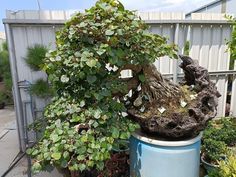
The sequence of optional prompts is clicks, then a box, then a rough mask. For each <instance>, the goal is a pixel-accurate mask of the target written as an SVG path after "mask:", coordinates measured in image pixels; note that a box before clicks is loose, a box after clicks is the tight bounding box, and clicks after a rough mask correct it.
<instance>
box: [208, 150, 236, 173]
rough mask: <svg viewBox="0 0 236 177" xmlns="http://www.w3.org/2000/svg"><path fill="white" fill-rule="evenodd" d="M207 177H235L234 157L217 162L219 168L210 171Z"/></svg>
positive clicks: (235, 163)
mask: <svg viewBox="0 0 236 177" xmlns="http://www.w3.org/2000/svg"><path fill="white" fill-rule="evenodd" d="M208 176H209V177H236V156H235V154H234V155H230V156H229V157H228V158H227V159H226V160H224V161H220V162H219V168H216V169H214V170H213V171H210V173H209V174H208Z"/></svg>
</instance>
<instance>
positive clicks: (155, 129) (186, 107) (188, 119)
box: [127, 56, 220, 139]
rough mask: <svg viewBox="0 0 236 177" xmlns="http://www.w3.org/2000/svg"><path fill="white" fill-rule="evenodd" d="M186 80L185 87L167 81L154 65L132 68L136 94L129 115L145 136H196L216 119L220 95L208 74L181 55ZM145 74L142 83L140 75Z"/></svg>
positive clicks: (131, 87) (130, 84) (133, 89)
mask: <svg viewBox="0 0 236 177" xmlns="http://www.w3.org/2000/svg"><path fill="white" fill-rule="evenodd" d="M180 58H181V59H182V61H183V62H182V64H181V65H180V67H181V68H182V69H183V70H184V74H185V77H184V79H183V81H182V82H181V85H176V84H174V83H172V82H171V81H169V80H167V79H164V78H163V77H162V75H161V74H160V73H159V72H158V71H157V69H156V67H155V66H154V65H153V64H150V65H145V66H142V67H141V66H129V67H127V68H129V69H131V70H132V71H133V78H131V79H130V80H129V81H127V84H128V88H129V89H131V90H132V92H133V94H132V96H131V98H130V99H129V103H130V104H128V105H127V108H128V114H129V115H130V117H131V118H132V119H133V120H135V121H136V122H138V123H139V124H140V126H141V128H142V130H143V131H144V132H145V133H149V134H153V135H161V136H163V137H167V138H169V139H172V138H174V139H176V138H186V137H192V136H196V135H197V134H198V133H199V132H200V131H201V130H203V129H204V128H205V126H206V123H207V121H209V120H210V119H212V118H213V117H215V115H216V112H217V110H216V108H217V98H218V97H219V96H220V94H219V92H218V91H217V89H216V87H215V84H213V83H212V82H211V81H210V79H209V74H208V71H207V70H206V69H205V68H203V67H201V66H199V65H198V63H197V62H195V61H193V60H192V59H191V58H189V57H186V56H180ZM140 74H142V75H144V78H145V81H144V82H140V81H139V80H138V76H139V75H140Z"/></svg>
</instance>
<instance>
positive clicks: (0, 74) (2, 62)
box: [0, 43, 13, 104]
mask: <svg viewBox="0 0 236 177" xmlns="http://www.w3.org/2000/svg"><path fill="white" fill-rule="evenodd" d="M2 45H3V47H2V49H3V50H2V51H0V82H3V85H4V90H2V94H4V102H5V103H6V104H12V103H13V98H12V79H11V71H10V62H9V54H8V49H7V44H6V43H3V44H2Z"/></svg>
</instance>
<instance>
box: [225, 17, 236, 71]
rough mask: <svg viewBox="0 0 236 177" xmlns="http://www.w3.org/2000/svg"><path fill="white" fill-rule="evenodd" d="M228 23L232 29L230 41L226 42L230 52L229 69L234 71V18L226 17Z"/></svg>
mask: <svg viewBox="0 0 236 177" xmlns="http://www.w3.org/2000/svg"><path fill="white" fill-rule="evenodd" d="M226 18H227V19H228V20H229V22H230V23H231V24H232V26H233V29H232V33H231V40H229V41H228V42H227V45H228V49H229V50H230V65H229V69H231V70H233V69H234V62H235V61H236V18H234V17H233V16H226Z"/></svg>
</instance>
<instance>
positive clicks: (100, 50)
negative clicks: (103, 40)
mask: <svg viewBox="0 0 236 177" xmlns="http://www.w3.org/2000/svg"><path fill="white" fill-rule="evenodd" d="M105 52H106V50H105V49H99V50H98V51H97V54H98V55H102V54H104V53H105Z"/></svg>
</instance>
